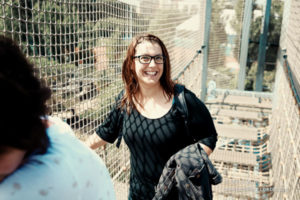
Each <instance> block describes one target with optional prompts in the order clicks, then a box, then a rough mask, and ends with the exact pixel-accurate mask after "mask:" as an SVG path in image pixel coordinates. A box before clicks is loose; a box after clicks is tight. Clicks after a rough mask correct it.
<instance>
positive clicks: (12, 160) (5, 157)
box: [0, 147, 26, 182]
mask: <svg viewBox="0 0 300 200" xmlns="http://www.w3.org/2000/svg"><path fill="white" fill-rule="evenodd" d="M25 153H26V151H24V150H20V149H16V148H13V147H3V148H2V149H1V153H0V182H1V181H2V180H3V179H4V178H5V177H6V176H8V175H10V174H11V173H13V172H14V171H15V170H16V169H17V168H18V167H19V166H20V165H21V164H22V161H23V159H24V156H25Z"/></svg>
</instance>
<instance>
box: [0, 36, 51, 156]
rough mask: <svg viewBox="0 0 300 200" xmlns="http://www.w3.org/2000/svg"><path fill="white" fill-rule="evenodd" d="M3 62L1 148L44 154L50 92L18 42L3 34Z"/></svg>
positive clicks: (0, 77)
mask: <svg viewBox="0 0 300 200" xmlns="http://www.w3.org/2000/svg"><path fill="white" fill-rule="evenodd" d="M0 62H1V65H0V92H1V98H0V106H1V114H0V127H1V129H2V130H1V133H0V150H1V148H3V147H14V148H18V149H22V150H25V151H26V152H27V154H30V153H32V152H37V153H40V154H43V153H45V152H46V151H47V148H48V146H49V138H48V136H47V134H46V124H45V123H44V122H43V120H42V117H43V116H45V115H46V114H47V112H48V108H47V106H46V101H47V100H48V99H49V98H50V97H51V91H50V89H49V88H48V87H46V86H45V85H44V84H42V83H41V82H40V80H39V79H38V78H36V77H35V76H34V72H35V71H34V70H35V69H34V66H33V65H32V64H31V63H30V62H29V61H28V60H27V59H26V57H25V55H24V54H23V53H22V51H21V50H20V48H19V47H18V45H17V44H15V43H14V42H13V40H11V39H10V38H7V37H4V36H1V35H0ZM0 153H1V152H0Z"/></svg>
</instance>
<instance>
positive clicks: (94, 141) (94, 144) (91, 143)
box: [84, 133, 107, 149]
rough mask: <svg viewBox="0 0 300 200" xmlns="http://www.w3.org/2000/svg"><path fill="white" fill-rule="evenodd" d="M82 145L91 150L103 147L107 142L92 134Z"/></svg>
mask: <svg viewBox="0 0 300 200" xmlns="http://www.w3.org/2000/svg"><path fill="white" fill-rule="evenodd" d="M84 143H85V144H86V145H87V146H88V147H90V148H91V149H97V148H99V147H100V146H103V145H105V144H106V143H107V142H106V141H104V140H102V139H101V138H100V137H99V136H98V135H97V133H93V135H91V136H89V137H88V139H87V140H85V141H84Z"/></svg>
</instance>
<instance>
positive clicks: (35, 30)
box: [0, 0, 205, 199]
mask: <svg viewBox="0 0 300 200" xmlns="http://www.w3.org/2000/svg"><path fill="white" fill-rule="evenodd" d="M204 16H205V1H196V0H193V1H188V2H184V1H159V0H156V1H152V0H140V1H136V0H119V1H117V0H86V1H79V0H56V1H42V0H24V1H19V0H1V1H0V34H4V35H7V36H9V37H11V38H13V39H14V40H15V41H16V42H17V43H18V44H19V46H20V47H21V48H22V50H23V51H24V53H25V54H26V55H27V56H28V58H29V59H30V60H31V61H32V62H33V63H34V64H35V66H36V68H38V69H39V74H37V76H39V77H40V78H41V79H43V80H44V81H45V82H46V83H47V85H48V86H50V87H51V89H52V99H51V100H50V102H49V105H50V107H51V115H54V116H59V117H61V118H62V119H63V120H64V121H66V122H67V123H68V124H70V125H71V127H72V128H73V129H74V131H75V133H76V135H77V136H78V137H79V138H80V139H82V140H84V139H85V138H86V137H87V136H88V135H89V134H92V133H93V132H94V131H95V129H96V128H97V127H98V126H99V125H100V124H101V122H102V121H103V119H104V118H105V117H106V115H107V114H108V112H109V110H110V106H111V105H112V104H113V103H114V97H115V96H116V95H117V94H118V93H119V92H120V91H121V89H122V80H121V66H122V62H123V59H124V58H125V55H126V50H127V46H128V44H129V43H130V41H131V39H132V38H133V37H134V36H135V35H137V34H140V33H145V32H149V33H152V34H155V35H158V36H159V37H160V38H161V39H162V40H163V41H164V43H165V44H166V46H167V48H168V51H169V54H170V58H171V64H172V77H173V78H174V79H177V80H178V81H180V82H182V83H184V84H186V85H187V86H188V87H189V88H191V89H193V90H194V91H196V92H198V94H199V93H200V87H201V85H200V84H201V78H197V77H200V75H201V68H202V56H201V54H199V53H197V51H198V50H200V49H201V45H202V43H203V36H202V35H203V32H204V30H203V29H204V21H205V18H204ZM97 152H98V153H99V155H101V157H102V158H103V159H104V160H105V163H106V165H107V167H108V168H109V171H110V173H111V176H112V177H113V181H114V184H115V186H116V192H117V197H118V199H122V198H124V199H126V198H127V195H126V194H127V191H128V190H127V189H128V173H129V153H128V151H127V148H126V147H125V145H121V147H120V149H117V148H115V147H114V145H108V146H107V148H106V149H105V150H103V149H99V150H98V151H97Z"/></svg>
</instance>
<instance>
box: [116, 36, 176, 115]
mask: <svg viewBox="0 0 300 200" xmlns="http://www.w3.org/2000/svg"><path fill="white" fill-rule="evenodd" d="M143 41H149V42H152V43H157V44H158V45H159V46H160V47H161V49H162V53H163V56H164V57H165V62H164V66H163V74H162V76H161V78H160V84H161V86H162V88H163V90H164V94H165V95H166V96H167V97H168V99H169V100H170V99H171V97H172V95H173V94H174V82H173V80H172V79H171V64H170V57H169V53H168V51H167V48H166V46H165V45H164V43H163V42H162V41H161V40H160V39H159V38H158V37H157V36H155V35H152V34H148V33H147V34H141V35H137V36H136V37H135V38H133V40H132V42H131V44H130V45H129V46H128V49H127V55H126V58H125V60H124V62H123V65H122V79H123V82H124V85H125V93H124V96H123V98H122V100H121V105H120V106H121V108H125V107H126V110H127V113H130V110H131V109H135V108H136V106H135V104H134V102H133V99H135V97H136V96H135V95H136V94H137V93H138V91H139V89H140V86H139V83H138V78H137V75H136V72H135V70H132V66H134V67H135V62H134V58H133V56H135V53H136V46H137V45H138V44H140V43H142V42H143Z"/></svg>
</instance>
